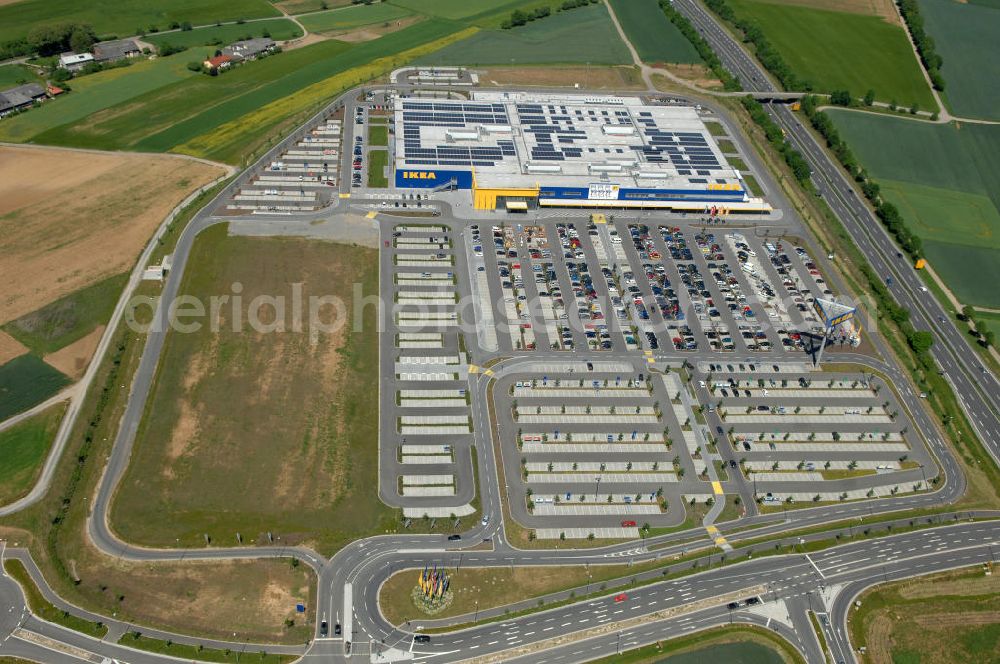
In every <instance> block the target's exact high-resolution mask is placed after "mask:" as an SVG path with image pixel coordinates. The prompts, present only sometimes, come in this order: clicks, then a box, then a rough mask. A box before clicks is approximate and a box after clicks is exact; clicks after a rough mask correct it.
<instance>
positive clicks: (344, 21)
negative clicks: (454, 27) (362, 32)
mask: <svg viewBox="0 0 1000 664" xmlns="http://www.w3.org/2000/svg"><path fill="white" fill-rule="evenodd" d="M412 14H413V12H411V11H410V10H408V9H406V8H404V7H397V6H395V5H390V4H389V3H386V2H380V3H379V4H377V5H357V6H355V7H346V8H344V9H332V10H330V11H325V12H317V13H315V14H307V15H305V16H303V17H302V18H301V19H299V20H300V21H301V22H302V25H304V26H305V28H306V30H308V31H309V32H333V31H337V30H350V29H352V28H357V27H359V26H362V25H371V24H372V23H384V22H386V21H398V20H399V19H401V18H406V17H407V16H411V15H412Z"/></svg>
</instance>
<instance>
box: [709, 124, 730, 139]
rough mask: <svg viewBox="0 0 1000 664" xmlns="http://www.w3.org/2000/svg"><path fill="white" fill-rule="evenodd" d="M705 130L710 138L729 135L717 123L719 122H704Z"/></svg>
mask: <svg viewBox="0 0 1000 664" xmlns="http://www.w3.org/2000/svg"><path fill="white" fill-rule="evenodd" d="M705 129H707V130H708V133H709V134H711V135H712V136H728V135H729V132H728V131H726V128H725V127H723V126H722V124H721V123H719V122H711V121H709V122H706V123H705Z"/></svg>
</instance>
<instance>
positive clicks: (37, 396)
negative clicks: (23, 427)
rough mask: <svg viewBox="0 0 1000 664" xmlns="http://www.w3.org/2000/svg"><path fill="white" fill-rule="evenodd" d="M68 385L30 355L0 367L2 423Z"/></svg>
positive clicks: (35, 356)
mask: <svg viewBox="0 0 1000 664" xmlns="http://www.w3.org/2000/svg"><path fill="white" fill-rule="evenodd" d="M69 382H70V380H69V378H67V377H66V376H65V375H63V374H61V373H59V372H58V371H56V370H55V369H54V368H52V367H50V366H49V365H48V364H46V363H45V362H43V361H42V360H41V359H40V358H39V357H38V356H37V355H32V354H31V353H27V354H25V355H21V356H20V357H16V358H14V359H13V360H11V361H10V362H7V363H6V364H4V365H0V421H3V420H5V419H7V418H8V417H10V416H11V415H16V414H18V413H20V412H21V411H24V410H27V409H29V408H31V407H32V406H35V405H37V404H40V403H42V402H43V401H45V400H46V399H48V398H49V397H51V396H52V395H53V394H56V393H57V392H58V391H59V390H61V389H62V388H64V387H66V386H67V385H69Z"/></svg>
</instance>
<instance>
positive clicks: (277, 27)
mask: <svg viewBox="0 0 1000 664" xmlns="http://www.w3.org/2000/svg"><path fill="white" fill-rule="evenodd" d="M264 33H267V35H268V36H269V37H270V38H271V39H273V40H274V41H277V42H280V41H285V40H288V39H296V38H298V37H301V36H302V29H301V28H300V27H299V26H297V25H296V24H295V22H294V21H290V20H288V19H287V18H275V19H271V20H268V21H253V22H251V23H244V24H242V25H240V24H230V25H219V26H216V25H213V26H210V27H207V28H195V29H194V30H187V31H174V32H168V33H166V34H162V33H161V34H158V35H147V36H146V37H145V38H144V40H143V41H148V42H149V43H151V44H156V46H157V47H162V46H163V45H164V44H170V45H171V46H186V47H188V48H191V47H194V46H204V45H206V44H213V45H220V46H224V45H226V44H231V43H233V42H234V41H239V40H241V39H247V38H249V37H263V36H264ZM204 55H205V54H204V53H200V52H191V53H188V58H189V59H197V58H200V57H203V56H204Z"/></svg>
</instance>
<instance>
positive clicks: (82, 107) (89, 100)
mask: <svg viewBox="0 0 1000 664" xmlns="http://www.w3.org/2000/svg"><path fill="white" fill-rule="evenodd" d="M191 58H192V55H191V53H177V54H174V55H171V56H168V57H165V58H156V59H155V60H141V61H139V62H134V63H133V64H132V65H131V66H129V67H122V68H119V69H110V70H108V71H102V72H99V73H97V74H90V75H87V76H83V77H81V78H77V79H74V80H73V82H72V87H73V92H72V93H71V94H67V95H63V96H61V97H59V98H58V99H54V100H52V101H51V103H45V104H43V105H42V106H41V108H36V109H33V110H32V111H31V113H22V114H21V115H17V116H15V117H12V118H5V119H4V121H3V122H0V140H3V141H11V142H15V143H23V142H27V141H30V140H33V139H34V137H35V136H37V135H38V134H40V133H42V132H44V131H46V130H48V129H52V128H53V127H58V126H60V125H65V124H70V123H73V122H76V121H78V120H80V119H81V118H83V117H86V116H87V115H90V114H91V113H96V112H98V111H102V110H104V109H107V108H109V107H113V106H115V105H117V104H124V103H126V102H128V101H130V100H132V99H134V98H136V97H140V96H142V95H144V94H146V93H149V92H150V91H151V90H155V89H157V88H161V87H163V86H166V85H169V84H171V83H176V82H178V81H181V80H184V79H192V78H195V77H197V76H200V74H195V73H194V72H191V71H188V69H187V63H188V62H190V61H191ZM195 59H197V58H195Z"/></svg>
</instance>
